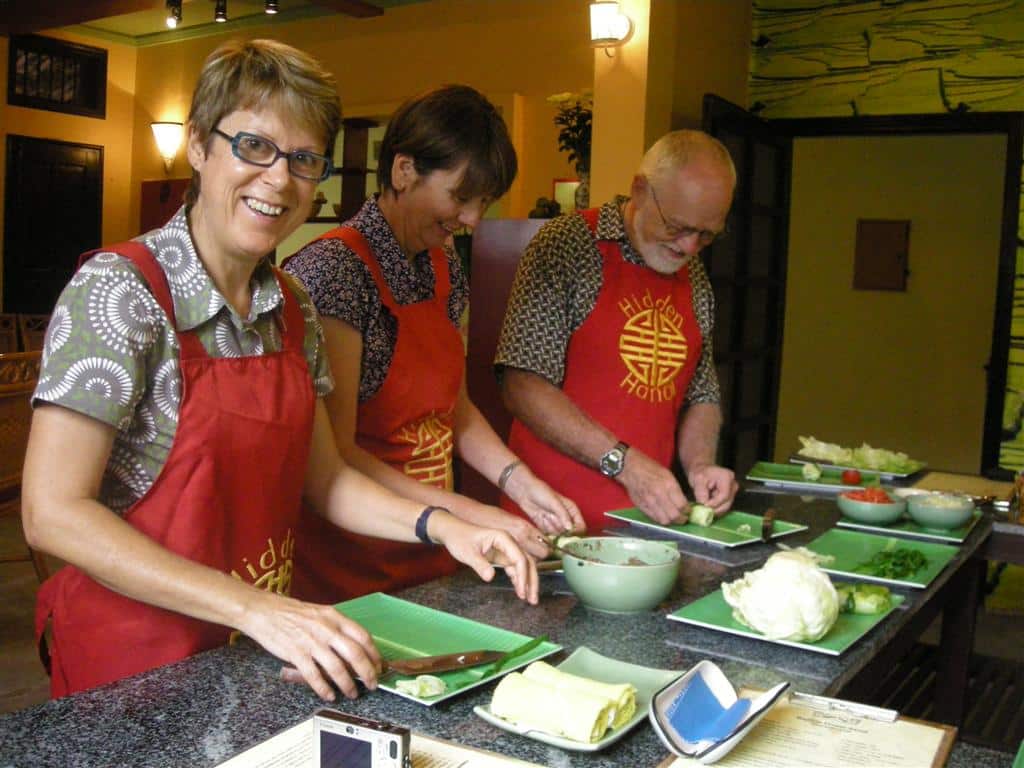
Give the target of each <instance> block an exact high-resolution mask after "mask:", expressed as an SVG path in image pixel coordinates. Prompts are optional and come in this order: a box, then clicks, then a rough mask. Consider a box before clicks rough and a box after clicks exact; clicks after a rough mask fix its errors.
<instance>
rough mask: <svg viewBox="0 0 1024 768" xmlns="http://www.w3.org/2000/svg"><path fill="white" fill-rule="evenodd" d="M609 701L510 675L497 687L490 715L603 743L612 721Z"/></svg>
mask: <svg viewBox="0 0 1024 768" xmlns="http://www.w3.org/2000/svg"><path fill="white" fill-rule="evenodd" d="M613 707H614V705H613V704H612V702H611V701H610V700H609V699H606V698H603V697H601V696H594V695H592V694H589V693H583V692H581V691H579V690H576V689H573V688H555V687H554V686H551V685H548V684H547V683H543V682H540V681H538V680H531V679H529V678H527V677H524V676H523V675H521V674H520V673H518V672H510V673H509V674H507V675H505V677H503V678H502V680H501V682H500V683H498V687H497V688H495V689H494V696H493V697H492V698H491V712H492V713H494V714H495V715H497V716H498V717H501V718H503V719H505V720H510V721H512V722H513V723H517V724H519V725H523V726H527V727H529V728H533V729H536V730H538V731H544V732H545V733H552V734H555V735H556V736H564V737H565V738H567V739H572V740H573V741H582V742H584V743H593V742H595V741H600V740H601V737H602V736H604V733H605V731H607V730H608V724H609V723H610V722H611V721H612V719H613V715H614V713H613Z"/></svg>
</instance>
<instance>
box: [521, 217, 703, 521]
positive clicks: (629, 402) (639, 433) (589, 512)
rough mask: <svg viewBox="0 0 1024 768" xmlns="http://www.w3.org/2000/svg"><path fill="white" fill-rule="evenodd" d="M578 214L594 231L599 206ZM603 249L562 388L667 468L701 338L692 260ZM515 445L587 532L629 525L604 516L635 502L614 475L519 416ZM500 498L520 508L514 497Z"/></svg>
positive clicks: (601, 243) (601, 244)
mask: <svg viewBox="0 0 1024 768" xmlns="http://www.w3.org/2000/svg"><path fill="white" fill-rule="evenodd" d="M580 215H581V216H582V217H583V218H584V220H585V221H586V222H587V226H588V227H589V228H590V231H591V232H592V233H595V232H596V230H597V217H598V209H591V210H587V211H583V212H581V213H580ZM597 248H598V250H599V251H600V253H601V261H602V267H601V269H602V283H601V290H600V293H599V294H598V297H597V302H596V303H595V305H594V309H593V310H592V311H591V313H590V315H588V317H587V319H586V320H584V321H583V324H582V325H581V326H580V327H579V328H578V329H577V330H576V332H575V333H573V335H572V338H571V339H570V341H569V347H568V350H567V351H566V364H565V379H564V381H563V382H562V390H563V391H564V392H565V393H566V394H567V395H568V396H569V398H570V399H571V400H572V401H573V402H574V403H576V405H578V406H579V407H580V408H581V409H582V410H583V411H584V412H585V413H587V414H589V415H590V416H591V418H593V419H594V420H596V421H598V422H600V423H601V424H603V425H604V426H605V427H607V428H608V429H609V430H611V432H612V433H614V434H615V435H616V436H617V437H618V439H619V440H622V441H623V442H625V443H628V444H629V445H631V446H635V447H637V448H639V449H640V450H642V451H643V452H644V453H646V454H647V455H648V456H650V457H651V458H652V459H654V460H655V461H657V462H658V463H659V464H662V465H664V466H666V467H668V466H670V465H671V463H672V460H673V457H674V456H675V446H676V427H677V420H678V414H679V411H680V409H681V408H682V404H683V399H684V397H685V396H686V390H687V388H688V387H689V385H690V381H691V379H692V378H693V374H694V371H695V370H696V367H697V361H698V359H699V358H700V352H701V345H702V340H701V335H700V328H699V326H698V325H697V318H696V315H695V314H694V311H693V299H692V291H691V286H690V278H689V268H688V267H685V266H684V267H683V268H682V269H680V270H679V271H678V272H676V273H674V274H672V275H662V274H660V273H658V272H655V271H654V270H652V269H650V268H648V267H645V266H642V265H638V264H632V263H630V262H627V261H625V260H624V259H623V257H622V251H621V249H620V247H619V245H618V243H616V242H614V241H608V240H597ZM509 447H510V448H511V449H512V450H513V451H514V452H515V453H516V455H517V456H519V457H520V458H521V459H523V461H525V462H526V463H527V464H528V465H529V466H530V469H532V470H533V471H534V473H535V474H536V475H538V476H539V477H540V478H541V479H543V480H544V481H546V482H547V483H548V484H549V485H551V487H552V488H554V489H555V490H556V491H558V492H559V493H562V494H564V495H565V496H568V497H569V498H570V499H573V500H574V501H575V502H576V503H577V504H578V505H579V507H580V511H581V512H582V514H583V519H584V520H585V521H586V523H587V531H588V532H589V533H592V534H597V533H599V532H600V531H601V530H603V529H604V528H609V527H618V526H621V525H624V523H619V522H617V521H615V520H613V519H611V518H607V517H605V516H604V513H605V512H607V511H611V510H616V509H623V508H625V507H632V506H634V505H633V502H632V501H630V498H629V494H627V493H626V489H625V488H624V487H623V486H622V485H621V484H620V483H618V482H617V481H616V480H613V479H609V478H607V477H605V476H604V475H602V474H601V473H600V472H599V471H598V470H597V469H591V468H590V467H587V466H585V465H583V464H580V463H579V462H578V461H576V460H575V459H572V458H570V457H568V456H566V455H565V454H563V453H561V452H560V451H558V450H557V449H555V448H553V447H552V446H550V445H548V444H547V443H545V442H543V441H542V440H539V439H538V438H537V437H536V436H535V435H534V434H533V433H532V432H531V431H530V430H529V429H528V428H527V427H526V426H524V425H523V424H522V423H521V422H520V421H519V420H518V419H516V420H513V422H512V430H511V433H510V436H509ZM609 447H611V446H609ZM626 460H627V461H628V460H629V459H628V454H627V459H626ZM501 505H502V506H503V507H504V508H505V509H509V510H512V511H517V512H519V513H520V514H522V512H521V510H519V508H518V507H517V506H516V504H515V503H514V502H512V501H511V500H510V499H509V498H508V497H506V496H503V497H502V500H501Z"/></svg>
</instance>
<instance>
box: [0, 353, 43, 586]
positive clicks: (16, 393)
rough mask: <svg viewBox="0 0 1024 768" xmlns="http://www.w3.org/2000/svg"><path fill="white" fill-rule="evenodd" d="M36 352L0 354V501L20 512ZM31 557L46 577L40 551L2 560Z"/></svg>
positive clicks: (23, 559)
mask: <svg viewBox="0 0 1024 768" xmlns="http://www.w3.org/2000/svg"><path fill="white" fill-rule="evenodd" d="M41 354H42V353H40V352H12V353H9V354H0V502H2V503H3V504H4V506H5V507H7V508H13V509H15V510H18V511H19V512H20V503H19V498H20V496H21V467H22V464H24V463H25V449H26V447H27V446H28V430H29V426H30V424H31V421H32V404H31V401H32V391H33V390H34V389H35V386H36V381H37V380H38V379H39V359H40V357H41ZM27 560H31V562H32V565H33V567H34V568H35V570H36V576H37V577H38V578H39V581H40V582H42V581H44V580H45V579H46V578H47V576H49V571H50V569H49V565H48V564H47V562H46V559H45V557H44V556H43V554H42V553H41V552H36V551H35V550H33V549H31V548H29V550H28V554H27V556H26V557H14V558H4V559H3V561H2V562H21V561H27Z"/></svg>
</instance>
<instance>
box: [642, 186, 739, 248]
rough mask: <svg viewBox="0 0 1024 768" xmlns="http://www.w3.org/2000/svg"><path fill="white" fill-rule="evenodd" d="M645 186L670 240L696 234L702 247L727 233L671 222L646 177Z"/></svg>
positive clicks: (725, 231)
mask: <svg viewBox="0 0 1024 768" xmlns="http://www.w3.org/2000/svg"><path fill="white" fill-rule="evenodd" d="M645 178H646V177H645ZM647 188H648V189H649V190H651V199H653V200H654V207H655V208H657V209H658V215H659V216H661V223H662V225H663V226H664V227H665V234H666V235H668V237H669V239H670V240H678V239H679V238H681V237H693V236H694V235H696V236H697V242H698V243H700V245H701V247H702V248H703V247H706V246H708V245H711V244H712V243H713V242H715V240H718V239H719V238H720V237H722V236H724V235H725V234H727V232H728V230H725V229H723V230H722V231H721V232H714V231H712V230H710V229H697V228H696V227H687V226H680V225H678V224H672V223H671V222H670V221H669V220H668V219H666V218H665V212H664V211H662V210H661V203H659V202H658V194H657V193H656V192H655V191H654V185H653V184H651V180H650V179H647Z"/></svg>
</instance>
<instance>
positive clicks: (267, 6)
mask: <svg viewBox="0 0 1024 768" xmlns="http://www.w3.org/2000/svg"><path fill="white" fill-rule="evenodd" d="M263 12H264V13H271V14H273V13H277V0H266V1H265V2H264V3H263Z"/></svg>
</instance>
